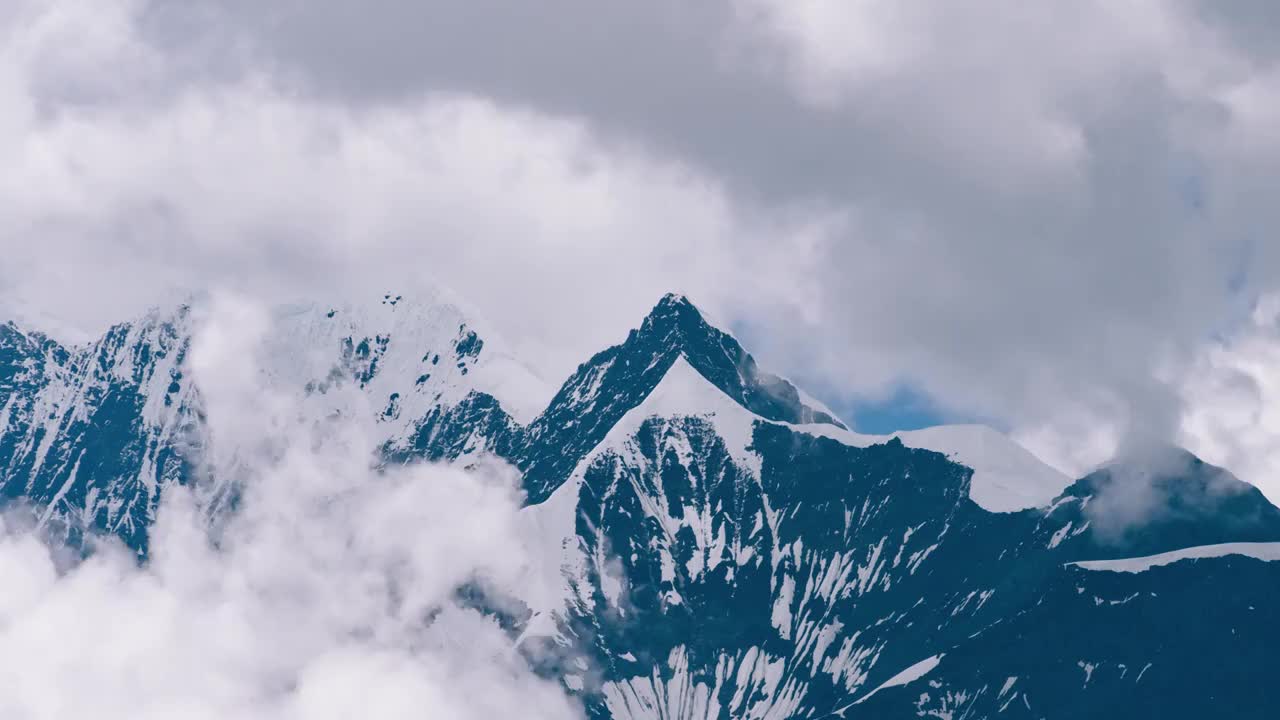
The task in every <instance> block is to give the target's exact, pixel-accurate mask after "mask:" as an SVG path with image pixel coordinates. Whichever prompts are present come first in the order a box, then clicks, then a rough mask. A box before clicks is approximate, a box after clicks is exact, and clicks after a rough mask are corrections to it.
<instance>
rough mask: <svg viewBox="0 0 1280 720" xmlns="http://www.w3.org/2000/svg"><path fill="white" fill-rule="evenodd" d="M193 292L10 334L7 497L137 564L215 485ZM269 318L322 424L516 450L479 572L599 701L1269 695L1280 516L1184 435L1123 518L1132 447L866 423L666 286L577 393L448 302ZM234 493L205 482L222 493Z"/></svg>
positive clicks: (1055, 714) (1039, 709)
mask: <svg viewBox="0 0 1280 720" xmlns="http://www.w3.org/2000/svg"><path fill="white" fill-rule="evenodd" d="M193 316H194V313H193V311H192V310H190V309H188V308H185V307H183V308H178V309H175V310H173V311H170V312H157V313H153V314H151V315H148V316H147V317H144V318H142V319H139V320H137V321H135V322H131V323H126V324H122V325H119V326H116V327H115V328H112V329H111V330H110V331H109V332H108V333H107V334H106V335H105V336H104V337H102V338H101V339H99V340H97V341H95V342H92V343H87V344H84V345H80V346H76V347H64V346H62V345H60V344H58V343H57V342H55V341H53V340H51V339H49V338H48V337H46V336H44V335H42V334H40V333H39V332H36V331H35V330H33V329H30V328H23V327H19V326H17V325H15V324H7V325H3V326H0V488H3V491H2V492H3V496H4V497H6V498H10V499H21V500H23V501H25V502H27V503H29V504H30V506H31V507H32V508H34V512H35V513H36V515H37V520H38V521H39V522H40V523H42V524H45V525H47V526H49V527H51V528H57V529H60V530H62V531H63V532H65V534H66V536H67V537H69V538H70V539H71V540H73V541H74V540H76V539H77V538H79V537H80V535H81V534H82V533H84V532H86V531H95V532H107V533H114V534H116V535H118V536H120V537H121V538H122V539H123V540H124V541H125V542H127V543H128V544H129V545H130V546H132V547H133V548H135V549H136V550H138V552H139V553H140V554H141V555H143V556H145V554H146V549H147V531H148V527H149V524H150V522H151V521H152V520H153V519H154V515H155V509H156V503H157V502H158V498H159V497H160V496H161V494H163V492H164V491H165V488H166V487H169V486H171V485H172V484H174V483H192V484H196V485H199V484H201V483H212V482H214V481H213V480H210V479H209V478H208V477H206V475H207V473H206V472H205V471H204V468H206V467H207V465H208V459H209V457H210V455H211V454H213V450H214V448H215V446H216V444H217V443H218V438H217V437H211V435H210V433H209V431H208V423H207V416H206V412H207V411H208V408H206V407H205V405H204V403H203V401H202V396H201V391H200V388H198V387H194V386H193V383H192V382H191V381H190V380H189V375H190V373H189V372H188V370H187V358H188V356H189V353H190V345H191V338H192V329H193V323H194V322H195V320H194V319H193ZM272 320H273V322H272V331H271V335H270V337H269V339H268V343H267V351H266V353H265V356H266V358H267V359H268V362H267V365H266V367H265V368H264V369H263V372H264V373H265V375H266V376H267V380H268V383H269V385H270V386H272V387H278V388H280V389H281V390H282V391H284V392H292V393H296V394H298V395H299V396H300V397H303V398H304V399H305V402H306V407H307V408H308V412H314V413H315V415H316V417H321V416H324V415H327V414H332V413H351V412H353V411H354V410H353V408H363V410H362V412H365V413H366V414H367V417H364V418H362V420H361V422H362V423H364V424H365V426H366V427H367V429H368V431H369V432H370V433H372V434H373V435H374V437H376V438H377V440H378V444H379V446H380V448H381V451H380V454H379V459H378V462H381V463H386V464H392V463H408V462H417V461H421V460H440V459H458V458H471V457H476V456H480V455H484V454H493V455H496V456H499V457H501V458H504V459H505V460H507V461H509V462H510V463H511V464H513V465H514V466H515V467H516V468H518V469H519V470H520V472H521V474H522V477H523V483H524V489H525V491H526V493H527V497H528V504H527V506H526V507H525V508H524V510H523V511H522V518H521V520H522V522H523V523H524V526H523V527H521V528H520V530H521V533H522V535H523V537H525V539H526V545H527V546H528V547H529V548H530V549H532V551H533V554H534V557H535V558H536V559H537V561H536V562H534V563H533V564H532V565H531V566H530V567H529V568H528V569H527V575H528V577H527V578H526V579H527V582H523V583H521V584H520V586H519V587H511V588H505V589H501V588H500V589H489V590H487V591H486V592H501V593H504V594H506V595H509V596H510V597H506V598H504V599H503V601H502V602H493V603H492V607H493V608H494V611H495V612H503V613H506V614H508V615H509V614H510V608H511V607H512V606H513V605H516V606H520V607H523V608H525V612H523V613H518V614H517V616H514V617H506V618H505V621H506V622H507V623H508V625H509V626H510V627H511V631H512V633H513V634H514V635H515V636H516V638H517V639H518V642H519V644H520V647H522V648H523V649H524V650H525V651H526V652H527V655H528V656H529V658H530V662H533V663H535V664H536V665H537V668H538V670H539V671H540V672H543V673H546V674H549V675H553V676H556V677H559V678H560V680H561V681H562V682H563V684H564V686H565V687H566V688H567V689H568V690H570V691H572V692H574V693H576V694H579V695H580V697H581V699H582V701H583V704H584V706H585V707H586V709H587V712H588V714H589V715H590V716H591V717H599V718H609V717H613V718H662V719H675V718H680V719H685V718H789V717H803V718H830V717H842V718H857V717H867V718H896V717H938V718H951V719H953V720H955V719H958V718H984V717H997V716H1000V717H1004V716H1008V717H1025V718H1042V717H1047V718H1075V717H1090V718H1096V717H1157V716H1158V717H1196V718H1200V717H1233V718H1252V717H1259V718H1261V717H1272V716H1273V715H1274V708H1275V707H1277V705H1276V703H1277V701H1280V690H1277V689H1275V686H1274V684H1273V683H1271V682H1270V681H1269V677H1268V674H1267V671H1266V666H1267V662H1266V661H1267V660H1268V659H1270V658H1272V657H1274V651H1273V650H1272V648H1275V647H1280V615H1278V614H1277V611H1276V609H1275V604H1274V603H1273V602H1270V600H1271V596H1273V595H1274V594H1275V591H1276V590H1277V589H1280V565H1278V564H1276V563H1274V562H1270V561H1271V560H1274V559H1276V558H1277V557H1280V510H1277V509H1276V508H1275V507H1273V506H1272V505H1270V504H1269V503H1268V502H1267V501H1266V500H1265V499H1264V498H1263V496H1262V495H1261V494H1260V493H1259V492H1258V491H1257V490H1256V489H1254V488H1252V487H1250V486H1248V485H1245V484H1243V483H1240V482H1239V481H1237V480H1235V479H1234V478H1231V477H1230V476H1229V475H1227V474H1225V473H1224V472H1222V471H1220V470H1217V469H1216V468H1212V467H1210V466H1208V465H1204V464H1203V463H1200V462H1199V461H1198V460H1196V459H1195V458H1193V457H1191V456H1189V455H1186V456H1183V455H1177V456H1176V457H1175V458H1174V460H1175V462H1165V463H1161V465H1160V470H1159V472H1157V473H1156V474H1155V475H1153V476H1151V477H1147V478H1145V479H1144V483H1145V484H1144V485H1143V488H1144V494H1143V495H1142V497H1141V498H1140V500H1141V501H1142V502H1141V510H1142V512H1140V513H1127V514H1125V515H1124V518H1125V522H1124V523H1119V522H1118V520H1117V518H1118V517H1119V516H1120V511H1121V510H1128V509H1132V508H1130V507H1129V505H1126V504H1125V503H1129V504H1130V505H1131V504H1132V503H1133V500H1134V498H1133V497H1132V493H1129V492H1128V491H1127V490H1126V488H1127V487H1128V485H1126V484H1125V483H1126V482H1127V481H1128V479H1129V478H1128V475H1129V472H1128V469H1124V468H1119V467H1104V468H1103V469H1100V470H1099V471H1097V472H1095V473H1093V474H1091V475H1089V476H1087V477H1085V478H1082V479H1079V480H1076V481H1074V482H1072V481H1071V480H1070V479H1068V478H1065V477H1063V476H1062V475H1060V474H1059V473H1057V472H1056V471H1054V470H1053V469H1051V468H1049V467H1047V466H1045V465H1044V464H1043V463H1041V462H1039V461H1038V460H1037V459H1036V458H1035V457H1034V456H1032V455H1031V454H1030V453H1028V452H1027V451H1026V450H1024V449H1023V448H1021V447H1020V446H1018V445H1017V444H1016V443H1014V442H1012V441H1011V440H1009V439H1008V438H1007V437H1005V436H1003V435H1002V434H1000V433H998V432H996V431H994V430H991V429H989V428H985V427H979V426H944V427H937V428H930V429H928V430H921V431H915V432H904V433H898V434H896V435H894V436H885V437H877V436H867V435H860V434H857V433H854V432H852V431H850V430H848V429H847V428H845V427H844V426H843V425H842V424H841V423H840V421H839V420H838V419H837V418H835V417H834V416H833V414H832V413H831V412H830V411H829V410H827V409H825V408H823V407H821V405H820V404H819V403H817V402H816V401H813V400H812V399H810V398H809V397H808V396H807V395H806V394H805V393H803V391H801V390H799V389H798V388H796V387H794V386H793V385H792V384H791V383H790V382H788V381H786V380H785V379H782V378H780V377H777V376H774V375H772V374H770V373H768V372H766V371H764V370H763V369H761V368H760V367H758V366H757V364H756V362H755V360H754V359H753V358H752V357H751V355H750V354H749V353H748V352H747V351H746V350H745V349H744V348H743V347H742V346H741V345H740V344H739V343H738V342H737V341H736V340H735V339H734V338H733V337H732V336H731V335H729V334H727V333H725V332H723V331H722V330H720V329H718V328H716V327H714V326H712V325H711V324H709V323H708V322H707V321H706V320H705V318H704V317H703V316H702V314H701V313H700V312H699V311H698V310H697V309H696V308H695V307H694V306H693V305H692V304H691V303H690V302H689V301H688V300H686V299H685V298H682V297H679V296H674V295H672V296H667V297H665V298H663V299H662V300H660V301H659V302H658V304H657V305H656V307H655V308H654V309H653V311H652V312H651V313H650V314H649V315H648V316H647V317H646V318H645V319H644V320H643V322H642V323H641V324H640V325H639V327H637V328H636V329H634V330H632V331H631V333H630V334H629V335H628V336H627V337H626V339H625V340H624V341H623V342H622V343H620V344H619V345H616V346H614V347H611V348H608V349H605V350H603V351H602V352H600V353H598V354H596V355H595V356H594V357H592V358H590V359H589V360H587V361H586V362H584V363H583V364H582V365H580V366H579V367H578V369H577V370H576V371H575V372H574V373H573V375H572V376H571V377H570V378H569V379H568V380H566V381H565V382H564V383H563V384H562V385H561V386H560V388H559V390H558V391H556V390H554V389H552V388H548V387H546V386H545V384H544V383H543V382H542V381H541V380H540V379H538V378H536V377H535V376H534V375H533V373H531V372H529V371H528V370H527V369H525V368H524V366H523V365H521V364H520V362H519V361H518V359H516V358H515V357H513V356H512V355H511V354H510V353H508V352H506V351H504V350H503V348H502V347H501V343H500V341H499V340H498V339H497V338H495V337H494V336H492V334H489V333H487V332H486V331H485V329H484V328H483V327H477V326H476V323H475V322H473V321H472V320H471V319H469V318H468V317H466V313H464V311H462V310H460V309H458V308H457V307H455V306H453V305H451V304H449V303H447V302H444V301H442V300H439V299H435V298H433V299H430V300H428V301H425V302H417V303H415V302H412V301H410V300H408V299H405V298H400V297H398V296H391V295H388V296H386V297H383V298H381V299H380V300H378V301H376V302H373V303H369V304H367V305H364V306H343V307H329V306H323V305H307V306H298V307H290V308H282V309H280V310H278V311H277V312H276V314H275V316H274V317H273V319H272ZM339 390H341V392H339ZM352 392H355V393H357V394H358V396H359V397H361V398H363V402H361V403H359V404H354V405H353V404H351V403H350V402H349V398H350V397H351V393H352ZM547 398H550V399H549V400H548V399H547ZM232 450H233V449H232ZM218 451H219V452H227V449H226V448H218ZM225 496H226V493H225V491H224V490H222V489H218V488H209V489H208V490H207V492H206V497H208V499H209V502H210V503H211V505H213V506H214V508H215V510H216V509H217V508H222V509H221V510H219V511H222V512H232V511H233V510H232V509H229V508H230V505H229V504H227V505H226V506H225V507H224V506H223V505H219V502H220V501H221V499H222V498H224V497H225ZM469 597H471V598H472V600H473V601H474V602H475V603H477V604H478V605H480V606H482V607H483V606H486V604H487V603H488V602H489V600H493V599H495V598H489V599H486V597H485V596H484V592H480V591H478V590H476V591H475V592H474V593H472V594H471V595H470V596H469ZM512 600H514V601H517V602H515V603H512V602H511V601H512ZM499 608H501V610H499Z"/></svg>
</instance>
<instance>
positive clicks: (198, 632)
mask: <svg viewBox="0 0 1280 720" xmlns="http://www.w3.org/2000/svg"><path fill="white" fill-rule="evenodd" d="M255 317H256V318H262V317H265V315H264V314H262V313H261V312H258V311H256V309H255V308H254V307H253V305H252V304H251V303H248V302H247V301H245V300H243V299H237V298H235V297H227V296H219V297H218V298H217V299H216V301H215V302H214V304H213V306H212V310H211V311H210V313H209V316H208V317H207V318H206V320H205V321H204V322H202V329H201V331H200V332H199V334H198V335H197V337H196V340H195V341H194V343H193V350H192V353H193V354H192V371H193V373H194V375H195V377H196V379H197V381H198V382H199V383H200V387H201V393H202V396H203V397H204V398H205V399H206V400H207V401H208V411H209V417H210V422H211V424H212V430H213V436H212V442H214V443H224V444H225V443H229V442H239V441H242V440H243V439H245V438H248V437H251V436H255V435H256V436H257V437H258V438H259V440H260V441H259V442H257V443H255V444H253V445H248V446H243V447H241V448H239V450H240V451H239V453H238V454H237V462H235V463H230V464H226V465H223V466H220V467H219V468H217V471H218V472H234V473H236V474H237V475H236V478H235V480H236V481H237V482H238V483H239V486H240V488H241V501H240V503H239V504H238V508H237V510H236V512H235V513H234V514H233V515H231V517H230V518H229V519H227V521H226V522H225V523H223V524H220V525H219V526H218V528H217V529H216V530H211V528H210V527H209V526H208V524H207V521H206V518H205V517H204V515H203V514H202V512H201V507H200V504H199V500H198V498H197V496H196V493H194V492H193V491H191V490H190V489H188V488H177V487H175V488H172V489H170V490H169V491H167V492H166V494H165V495H164V497H163V499H162V503H161V507H160V509H159V511H158V516H157V520H156V524H155V527H154V532H153V535H152V553H151V555H150V557H149V558H148V561H147V562H146V564H145V565H142V566H139V565H138V564H137V563H136V561H135V559H134V558H133V556H132V554H131V553H130V552H128V551H127V550H125V549H124V548H123V547H120V546H118V545H116V544H113V542H112V541H105V540H104V541H102V544H101V545H100V546H98V547H97V548H96V549H95V551H94V552H93V553H92V554H91V555H90V556H89V557H87V558H85V559H83V560H82V561H79V562H75V563H70V564H69V566H68V563H66V562H65V559H62V560H60V559H58V558H56V557H55V553H56V551H55V550H51V549H50V548H49V547H47V546H46V545H45V544H43V543H42V542H40V540H39V539H38V538H39V536H38V535H36V534H35V533H34V532H33V531H32V529H31V528H30V527H25V528H24V527H23V526H20V525H17V524H15V523H14V522H13V521H12V520H11V519H6V520H5V524H4V526H3V528H0V569H2V570H3V572H4V574H5V587H6V591H5V593H4V594H3V598H2V599H0V646H2V647H4V648H5V652H4V653H3V654H2V655H0V715H3V716H4V717H13V718H66V717H84V716H90V715H92V716H94V717H102V718H140V717H141V718H162V717H192V718H225V717H241V718H308V719H313V718H334V719H337V718H359V717H370V716H373V717H385V718H401V717H403V718H408V717H415V718H416V717H424V716H425V717H442V718H460V719H462V718H477V719H479V718H493V717H515V716H520V717H534V718H547V719H557V720H559V719H562V718H575V717H579V710H578V709H577V707H576V705H575V703H574V701H572V700H571V699H570V698H569V697H568V696H567V695H566V694H565V693H564V692H562V690H561V688H560V687H559V686H558V685H557V684H555V683H553V682H551V681H547V680H543V679H541V678H540V677H538V676H537V675H535V674H534V673H533V672H532V670H531V669H530V666H529V664H528V662H527V661H526V660H525V658H524V657H523V656H522V655H521V653H519V652H517V650H516V649H515V648H514V646H513V644H512V640H511V639H510V637H509V636H508V635H506V634H505V632H504V631H503V630H502V629H501V628H499V627H498V624H497V622H496V621H495V620H493V619H492V618H490V617H487V616H484V615H482V614H480V613H479V612H477V611H475V610H472V609H469V608H467V607H464V606H462V605H459V604H458V603H457V602H455V600H454V598H455V591H456V590H457V589H458V587H459V586H460V585H462V584H464V583H468V582H472V581H483V582H486V583H490V584H492V586H493V587H513V586H514V583H516V582H517V581H518V579H519V578H520V577H521V574H522V573H523V572H524V571H525V568H526V566H527V563H528V561H529V558H528V557H526V555H525V552H524V544H523V543H522V542H520V538H519V537H518V536H517V530H516V528H517V526H518V523H517V513H518V511H519V507H520V497H519V495H518V492H517V490H516V489H515V488H516V479H517V475H516V473H515V471H514V470H512V469H510V468H504V467H499V466H484V465H482V466H480V467H479V468H477V469H473V470H469V471H464V470H462V469H460V468H457V467H450V466H433V465H416V466H408V467H397V468H392V469H388V470H387V471H385V472H375V471H373V470H372V469H371V464H370V461H371V459H372V452H373V443H372V442H371V441H370V439H369V438H365V437H362V436H361V433H360V429H359V426H358V425H357V424H355V423H347V422H345V421H343V420H341V419H332V418H329V419H321V420H316V419H310V420H300V419H298V415H297V412H296V410H297V408H296V407H291V405H290V403H289V402H288V400H287V399H284V398H279V397H272V396H271V394H270V392H269V391H268V390H266V389H265V388H263V387H262V386H261V383H260V381H259V377H260V375H259V374H258V373H256V372H254V368H253V366H252V365H253V361H252V358H253V357H254V354H255V352H257V351H259V348H258V343H257V340H256V338H259V337H261V335H262V333H263V332H264V331H265V329H266V328H265V327H264V326H263V325H261V324H260V323H255V322H250V323H246V322H245V320H246V319H251V318H255ZM238 328H246V329H247V330H246V331H245V332H243V333H240V332H237V329H238ZM246 358H248V360H246ZM264 400H265V401H266V402H263V401H264ZM229 429H233V430H234V432H235V433H236V434H235V435H233V436H228V434H227V431H228V430H229Z"/></svg>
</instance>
